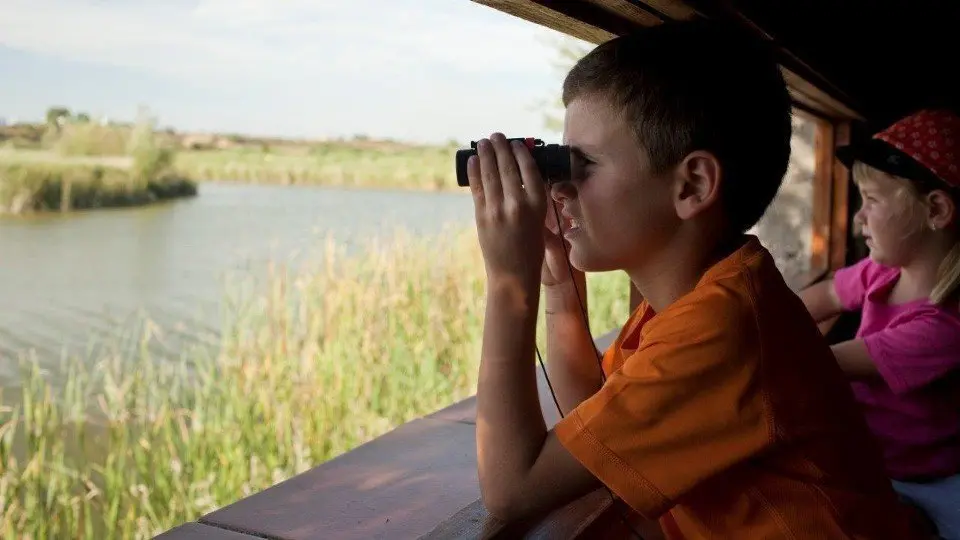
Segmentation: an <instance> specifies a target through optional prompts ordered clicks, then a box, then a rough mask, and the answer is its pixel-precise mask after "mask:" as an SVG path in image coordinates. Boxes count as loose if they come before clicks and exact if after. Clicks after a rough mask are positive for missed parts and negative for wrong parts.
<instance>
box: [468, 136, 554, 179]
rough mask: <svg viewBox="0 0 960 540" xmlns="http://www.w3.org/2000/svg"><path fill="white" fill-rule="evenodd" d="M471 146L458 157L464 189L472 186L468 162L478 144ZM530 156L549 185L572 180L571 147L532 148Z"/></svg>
mask: <svg viewBox="0 0 960 540" xmlns="http://www.w3.org/2000/svg"><path fill="white" fill-rule="evenodd" d="M520 140H521V141H522V140H524V139H520ZM470 146H471V147H472V148H468V149H462V150H457V155H456V164H457V185H459V186H463V187H466V186H469V185H470V180H469V179H468V178H467V160H468V159H470V156H473V155H476V154H477V150H476V143H475V142H474V143H472V144H471V145H470ZM530 155H531V156H533V160H534V161H535V162H536V163H537V168H538V169H540V176H541V177H542V178H543V181H544V182H546V183H547V184H552V183H554V182H565V181H567V180H570V147H569V146H566V145H561V144H547V145H539V146H533V147H532V148H530Z"/></svg>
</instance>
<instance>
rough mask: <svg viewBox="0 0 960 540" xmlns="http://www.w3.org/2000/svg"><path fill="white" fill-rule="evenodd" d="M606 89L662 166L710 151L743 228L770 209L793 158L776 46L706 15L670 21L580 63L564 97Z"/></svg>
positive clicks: (728, 204) (734, 218)
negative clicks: (721, 174)
mask: <svg viewBox="0 0 960 540" xmlns="http://www.w3.org/2000/svg"><path fill="white" fill-rule="evenodd" d="M589 93H598V94H600V95H603V96H604V97H606V98H607V99H610V100H611V102H612V104H613V105H614V106H617V107H623V109H624V112H625V113H626V117H627V119H628V121H629V122H631V123H632V124H633V126H634V131H635V134H636V136H637V138H638V142H639V143H640V145H641V146H642V147H643V148H644V149H645V150H646V151H647V152H648V154H649V157H650V162H651V165H652V167H653V169H654V173H655V174H658V173H661V172H663V171H665V170H666V169H667V168H669V167H671V166H673V165H675V164H677V163H679V162H680V161H681V160H682V159H683V158H684V157H685V156H686V155H687V154H689V153H690V152H692V151H695V150H707V151H710V152H711V153H713V154H714V155H715V156H716V157H717V159H718V160H719V162H720V164H721V167H722V170H723V181H722V184H721V197H722V201H723V206H724V208H725V210H726V214H727V218H728V219H729V220H730V222H731V225H733V226H734V227H736V228H737V229H738V231H739V232H744V231H746V230H748V229H749V228H750V227H752V226H754V225H755V224H756V223H757V222H758V221H759V220H760V218H761V217H762V216H763V214H764V212H766V209H767V207H768V206H769V205H770V203H771V201H772V200H773V198H774V196H775V195H776V194H777V190H778V189H779V188H780V184H781V183H782V182H783V177H784V174H785V173H786V170H787V165H788V162H789V159H790V136H791V101H790V95H789V93H788V92H787V87H786V84H785V83H784V80H783V76H782V74H781V73H780V69H779V67H778V66H777V63H776V61H775V60H774V58H773V55H772V52H771V51H770V50H769V49H768V48H767V47H766V45H765V44H764V43H762V42H759V40H752V39H749V38H746V37H745V36H743V35H740V34H737V33H734V32H732V31H731V30H728V29H724V28H721V27H720V26H718V25H717V24H716V23H712V22H709V21H706V20H696V21H683V22H666V23H663V24H661V25H658V26H655V27H652V28H646V29H643V30H640V31H638V32H636V33H632V34H629V35H625V36H621V37H617V38H614V39H612V40H610V41H607V42H606V43H603V44H601V45H599V46H597V47H596V48H595V49H593V50H592V51H591V52H590V53H589V54H587V55H586V56H584V57H583V58H582V59H580V61H578V62H577V63H576V64H575V65H574V66H573V68H572V69H571V70H570V72H569V73H568V74H567V77H566V79H565V80H564V83H563V104H564V106H567V105H569V104H570V102H571V101H572V100H574V99H576V98H577V97H579V96H581V95H584V94H589Z"/></svg>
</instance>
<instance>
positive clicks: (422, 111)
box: [0, 0, 584, 142]
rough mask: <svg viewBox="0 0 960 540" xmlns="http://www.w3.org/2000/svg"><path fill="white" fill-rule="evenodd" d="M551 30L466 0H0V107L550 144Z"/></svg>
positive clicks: (554, 87)
mask: <svg viewBox="0 0 960 540" xmlns="http://www.w3.org/2000/svg"><path fill="white" fill-rule="evenodd" d="M559 39H562V37H561V35H560V34H559V33H557V32H554V31H552V30H549V29H546V28H543V27H540V26H535V25H533V24H530V23H527V22H526V21H523V20H521V19H518V18H515V17H513V16H511V15H508V14H505V13H501V12H499V11H496V10H494V9H492V8H489V7H486V6H482V5H479V4H476V3H474V2H471V1H469V0H164V1H163V2H159V1H149V0H0V74H2V80H3V84H0V118H4V119H5V120H6V121H7V122H8V123H10V122H12V121H35V120H39V119H41V118H43V115H44V112H45V111H46V110H47V108H49V107H50V106H53V105H62V106H65V107H67V108H69V109H70V110H71V111H74V112H79V111H83V112H87V113H88V114H90V115H92V116H95V117H101V116H107V117H110V118H115V119H118V120H132V119H134V117H135V116H136V113H137V109H138V106H140V105H145V106H146V107H148V108H149V110H150V112H151V114H153V115H154V116H155V117H157V119H158V123H159V125H160V126H163V127H165V126H170V127H174V128H176V129H179V130H189V131H218V132H232V133H244V134H258V135H268V136H285V137H338V136H345V137H350V136H353V135H357V134H363V135H367V136H370V137H389V138H394V139H400V140H408V141H413V142H445V141H448V140H450V139H455V140H457V141H460V142H463V141H469V140H473V139H477V138H480V137H484V136H487V135H489V134H490V133H492V132H494V131H502V132H504V133H506V134H507V135H508V136H516V137H521V136H540V137H542V138H544V139H549V140H556V139H557V138H559V134H553V133H551V132H548V131H546V129H545V127H544V122H543V118H544V113H545V111H546V110H547V109H546V106H545V105H544V104H545V103H548V102H550V101H551V100H556V99H557V97H558V96H559V91H560V84H561V82H562V76H563V70H562V68H561V67H559V66H558V65H557V62H558V61H559V60H560V55H559V53H558V52H557V46H558V45H557V44H558V41H557V40H559ZM572 41H574V42H576V43H578V44H580V45H584V44H583V43H582V42H578V41H576V40H572ZM554 110H555V111H556V109H554Z"/></svg>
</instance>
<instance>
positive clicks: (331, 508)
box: [202, 419, 480, 540]
mask: <svg viewBox="0 0 960 540" xmlns="http://www.w3.org/2000/svg"><path fill="white" fill-rule="evenodd" d="M476 461H477V456H476V442H475V427H474V426H472V425H469V424H463V423H459V422H450V421H445V420H434V419H419V420H414V421H413V422H409V423H406V424H404V425H402V426H400V427H398V428H397V429H395V430H393V431H391V432H390V433H387V434H386V435H384V436H382V437H379V438H377V439H375V440H373V441H371V442H368V443H367V444H364V445H362V446H360V447H358V448H356V449H354V450H353V451H351V452H348V453H346V454H343V455H341V456H339V457H337V458H335V459H333V460H331V461H329V462H327V463H325V464H323V465H321V466H319V467H316V468H314V469H312V470H310V471H307V472H305V473H303V474H300V475H298V476H296V477H294V478H291V479H289V480H287V481H285V482H282V483H280V484H277V485H275V486H273V487H271V488H269V489H266V490H264V491H261V492H260V493H257V494H255V495H252V496H250V497H247V498H245V499H243V500H241V501H239V502H236V503H234V504H232V505H229V506H227V507H225V508H222V509H220V510H217V511H215V512H213V513H211V514H209V515H207V516H205V517H204V518H203V519H202V522H203V523H205V524H207V525H213V526H217V527H222V528H226V529H232V530H242V531H249V532H250V533H251V534H256V535H260V536H264V537H269V538H279V539H289V540H299V539H308V538H338V539H342V540H349V539H354V538H355V539H368V538H416V537H418V536H420V535H423V534H425V533H427V532H429V531H430V530H432V529H433V528H434V527H436V525H437V523H440V522H441V521H443V520H445V519H446V518H448V517H449V516H451V515H453V514H454V513H456V512H457V511H458V510H460V509H461V508H463V507H464V506H467V505H468V504H470V503H471V502H473V501H475V500H477V498H479V497H480V489H479V483H478V480H477V463H476Z"/></svg>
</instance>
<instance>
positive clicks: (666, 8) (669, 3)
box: [640, 0, 697, 21]
mask: <svg viewBox="0 0 960 540" xmlns="http://www.w3.org/2000/svg"><path fill="white" fill-rule="evenodd" d="M640 1H641V2H642V3H643V4H645V5H647V6H648V7H649V8H650V9H652V10H653V11H654V12H656V13H660V14H662V15H663V17H664V18H667V19H673V20H676V21H685V20H689V19H692V18H694V17H696V16H697V10H696V9H695V8H694V7H693V6H691V5H690V4H688V3H686V2H681V1H680V0H640Z"/></svg>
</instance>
